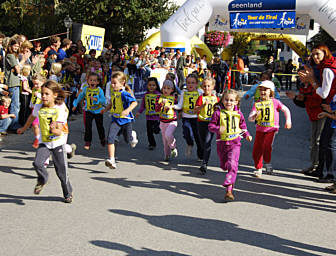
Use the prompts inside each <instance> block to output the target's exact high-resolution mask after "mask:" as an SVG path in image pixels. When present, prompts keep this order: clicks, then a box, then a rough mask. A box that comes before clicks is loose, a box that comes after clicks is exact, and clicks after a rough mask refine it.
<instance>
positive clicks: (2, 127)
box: [0, 117, 12, 132]
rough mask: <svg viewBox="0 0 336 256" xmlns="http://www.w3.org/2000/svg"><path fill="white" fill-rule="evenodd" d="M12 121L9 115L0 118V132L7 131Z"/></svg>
mask: <svg viewBox="0 0 336 256" xmlns="http://www.w3.org/2000/svg"><path fill="white" fill-rule="evenodd" d="M11 123H12V118H10V117H8V118H5V119H0V132H6V131H7V129H8V127H9V126H10V125H11Z"/></svg>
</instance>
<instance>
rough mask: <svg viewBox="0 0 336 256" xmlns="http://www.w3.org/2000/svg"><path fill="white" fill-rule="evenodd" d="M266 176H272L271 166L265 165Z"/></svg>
mask: <svg viewBox="0 0 336 256" xmlns="http://www.w3.org/2000/svg"><path fill="white" fill-rule="evenodd" d="M265 168H266V174H269V175H272V174H273V167H272V164H265Z"/></svg>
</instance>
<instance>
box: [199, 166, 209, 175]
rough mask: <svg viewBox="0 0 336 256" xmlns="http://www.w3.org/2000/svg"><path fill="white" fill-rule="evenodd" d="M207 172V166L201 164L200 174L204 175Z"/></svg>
mask: <svg viewBox="0 0 336 256" xmlns="http://www.w3.org/2000/svg"><path fill="white" fill-rule="evenodd" d="M207 170H208V167H207V165H206V164H205V163H203V164H202V165H201V167H200V171H201V174H202V175H204V174H206V172H207Z"/></svg>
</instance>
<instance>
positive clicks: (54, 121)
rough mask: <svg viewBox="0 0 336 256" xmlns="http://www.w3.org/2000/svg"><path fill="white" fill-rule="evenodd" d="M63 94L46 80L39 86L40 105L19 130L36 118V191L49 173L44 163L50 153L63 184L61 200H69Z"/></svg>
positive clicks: (65, 119) (19, 131)
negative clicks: (62, 197)
mask: <svg viewBox="0 0 336 256" xmlns="http://www.w3.org/2000/svg"><path fill="white" fill-rule="evenodd" d="M64 98H65V94H64V91H63V89H62V88H61V86H60V85H59V84H58V83H56V82H55V81H51V80H49V81H47V82H46V83H45V84H43V86H42V104H38V105H35V107H34V110H33V113H32V115H31V116H30V117H29V119H28V121H27V122H26V124H25V125H24V127H22V128H20V129H18V133H19V134H21V133H23V132H24V131H25V130H26V129H27V128H28V127H29V126H30V124H31V123H32V122H33V121H34V119H35V118H36V117H38V119H39V123H40V141H39V142H40V144H39V147H38V149H37V151H36V156H35V160H34V163H33V165H34V167H35V170H36V172H37V184H36V186H35V189H34V193H35V194H40V193H41V191H42V189H43V187H44V186H45V184H46V183H47V181H48V172H47V169H46V167H45V165H44V163H45V161H46V160H47V159H48V158H49V156H50V154H52V157H53V162H54V165H55V170H56V173H57V176H58V177H59V179H60V181H61V185H62V190H63V196H64V202H65V203H71V202H72V187H71V184H70V181H69V177H68V161H67V157H66V149H65V144H66V140H67V135H66V133H67V132H68V129H67V125H66V124H67V118H68V113H69V112H68V111H64V109H63V106H65V105H64V104H62V103H64Z"/></svg>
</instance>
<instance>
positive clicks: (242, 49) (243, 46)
mask: <svg viewBox="0 0 336 256" xmlns="http://www.w3.org/2000/svg"><path fill="white" fill-rule="evenodd" d="M231 35H232V36H233V37H234V38H233V43H232V44H231V45H230V46H229V48H230V51H231V53H232V55H233V56H235V55H236V54H238V55H246V54H247V53H249V51H251V45H250V46H249V43H250V39H249V38H250V33H238V32H231Z"/></svg>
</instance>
